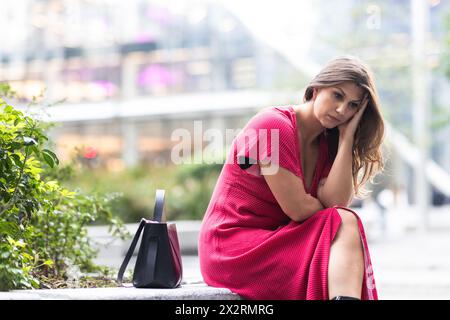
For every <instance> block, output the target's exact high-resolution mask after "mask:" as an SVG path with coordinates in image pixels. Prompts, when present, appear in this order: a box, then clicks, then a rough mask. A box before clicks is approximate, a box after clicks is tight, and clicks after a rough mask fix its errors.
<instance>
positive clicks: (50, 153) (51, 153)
mask: <svg viewBox="0 0 450 320" xmlns="http://www.w3.org/2000/svg"><path fill="white" fill-rule="evenodd" d="M42 153H43V154H44V153H46V154H48V155H49V156H50V157H52V158H53V161H54V162H55V163H56V164H57V165H59V159H58V157H57V156H56V154H54V153H53V152H52V151H50V150H48V149H44V150H42Z"/></svg>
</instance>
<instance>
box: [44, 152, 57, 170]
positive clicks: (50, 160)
mask: <svg viewBox="0 0 450 320" xmlns="http://www.w3.org/2000/svg"><path fill="white" fill-rule="evenodd" d="M42 156H43V157H44V160H45V162H46V163H47V164H48V165H49V166H50V167H51V168H53V167H54V166H55V161H54V160H53V158H52V157H51V156H50V155H49V154H48V153H46V152H42Z"/></svg>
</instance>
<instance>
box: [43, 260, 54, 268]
mask: <svg viewBox="0 0 450 320" xmlns="http://www.w3.org/2000/svg"><path fill="white" fill-rule="evenodd" d="M54 264H55V263H54V262H53V260H46V261H45V262H44V265H46V266H49V267H51V266H53V265H54Z"/></svg>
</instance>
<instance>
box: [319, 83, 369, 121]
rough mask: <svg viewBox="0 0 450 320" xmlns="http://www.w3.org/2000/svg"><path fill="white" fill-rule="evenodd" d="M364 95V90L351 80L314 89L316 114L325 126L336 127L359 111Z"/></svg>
mask: <svg viewBox="0 0 450 320" xmlns="http://www.w3.org/2000/svg"><path fill="white" fill-rule="evenodd" d="M363 96H364V90H363V89H361V88H360V87H358V86H357V85H355V84H354V83H353V82H350V81H346V82H342V83H340V84H337V85H334V86H331V87H325V88H317V89H314V94H313V98H312V99H313V103H314V114H315V116H316V118H317V119H318V120H319V121H320V123H321V124H322V126H323V127H325V128H328V129H331V128H334V127H336V126H338V125H340V124H342V123H345V122H347V121H348V120H349V119H350V118H351V117H352V116H353V115H354V114H355V113H356V111H358V108H360V103H361V101H362V99H363Z"/></svg>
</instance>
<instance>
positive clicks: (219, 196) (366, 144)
mask: <svg viewBox="0 0 450 320" xmlns="http://www.w3.org/2000/svg"><path fill="white" fill-rule="evenodd" d="M383 137H384V124H383V118H382V115H381V111H380V106H379V101H378V94H377V91H376V88H375V83H374V80H373V76H372V74H371V72H370V70H369V68H368V67H367V66H366V65H365V64H363V63H362V62H361V61H360V60H358V59H356V58H354V57H351V56H345V57H339V58H337V59H334V60H332V61H330V62H329V63H328V64H327V65H326V66H325V67H324V68H323V69H322V70H321V71H320V72H319V73H318V75H317V76H316V77H315V78H314V79H313V80H312V81H311V82H310V83H309V85H308V87H307V88H306V91H305V94H304V97H303V103H302V104H301V105H298V106H287V107H269V108H265V109H263V110H262V111H260V112H259V113H257V114H256V115H255V116H253V117H252V118H251V119H250V121H249V122H248V123H247V124H246V126H245V127H244V128H243V130H242V131H241V132H240V133H239V135H237V136H236V138H235V139H234V140H233V144H232V148H231V150H230V153H229V154H228V158H227V161H226V163H225V165H224V166H223V168H222V171H221V173H220V176H219V178H218V181H217V184H216V186H215V189H214V192H213V194H212V196H211V200H210V203H209V205H208V208H207V211H206V213H205V216H204V218H203V222H202V227H201V231H200V235H199V243H198V245H199V259H200V267H201V272H202V275H203V278H204V280H205V282H206V283H207V284H208V285H210V286H215V287H225V288H229V289H230V290H231V291H233V292H235V293H237V294H239V295H240V296H241V297H243V298H245V299H260V300H261V299H278V300H280V299H289V300H291V299H302V300H304V299H313V300H316V299H321V300H326V299H334V300H342V299H363V300H373V299H378V295H377V290H376V287H375V280H374V274H373V270H372V264H371V260H370V254H369V249H368V246H367V241H366V236H365V232H364V228H363V225H362V223H361V220H360V218H359V217H358V215H357V214H356V212H354V211H353V210H351V209H349V208H348V206H349V205H350V203H351V201H352V199H353V197H354V196H358V197H361V196H365V195H366V194H367V191H366V190H365V189H364V184H365V183H366V182H367V181H369V180H370V181H372V180H373V178H374V176H375V175H376V174H377V173H379V172H381V171H382V170H383V159H382V155H381V144H382V141H383ZM359 177H361V179H360V180H359V179H358V178H359ZM361 214H364V212H361Z"/></svg>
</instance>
